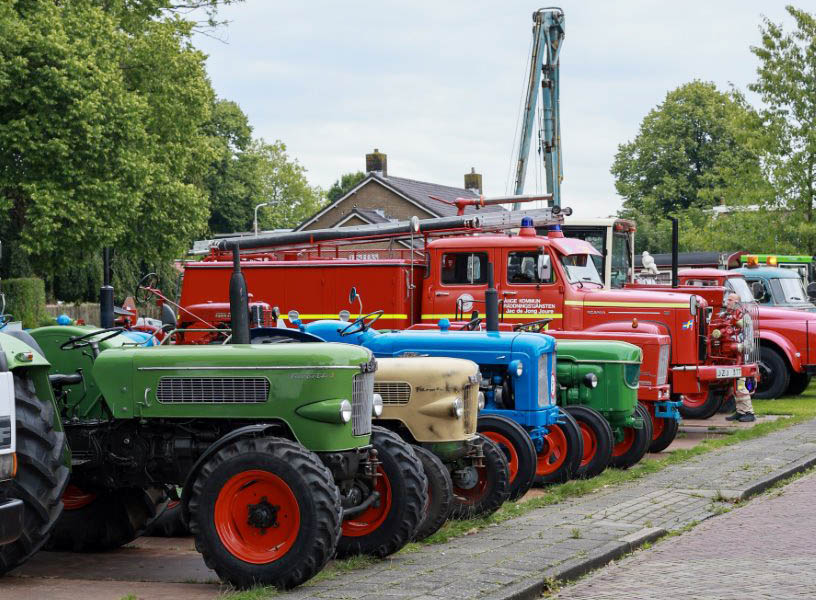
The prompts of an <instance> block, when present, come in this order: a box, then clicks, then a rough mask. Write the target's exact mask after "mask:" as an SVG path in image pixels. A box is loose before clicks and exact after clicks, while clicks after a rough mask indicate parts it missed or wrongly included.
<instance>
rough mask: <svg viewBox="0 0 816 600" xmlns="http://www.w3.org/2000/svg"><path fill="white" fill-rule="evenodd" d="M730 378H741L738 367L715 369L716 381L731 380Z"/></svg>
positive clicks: (740, 370)
mask: <svg viewBox="0 0 816 600" xmlns="http://www.w3.org/2000/svg"><path fill="white" fill-rule="evenodd" d="M732 377H742V369H741V368H740V367H717V379H731V378H732Z"/></svg>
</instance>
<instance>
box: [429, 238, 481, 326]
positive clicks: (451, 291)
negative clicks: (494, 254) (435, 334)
mask: <svg viewBox="0 0 816 600" xmlns="http://www.w3.org/2000/svg"><path fill="white" fill-rule="evenodd" d="M490 254H491V253H490V252H488V251H483V250H449V251H445V252H441V253H440V254H437V257H438V258H437V260H438V261H439V262H438V265H437V269H438V271H436V272H437V273H438V279H436V285H434V286H433V289H432V290H431V298H430V300H431V303H432V306H433V311H432V312H430V313H426V312H425V311H423V315H422V319H423V320H426V321H427V320H431V321H436V320H438V319H442V318H447V319H453V318H455V317H456V315H457V312H458V315H459V316H460V318H461V316H462V315H464V318H466V319H467V318H469V317H470V314H471V313H472V311H474V310H478V311H479V314H480V315H481V316H484V312H485V307H484V302H483V301H484V294H485V290H486V289H487V263H488V260H490V258H491V256H490ZM457 307H458V311H457Z"/></svg>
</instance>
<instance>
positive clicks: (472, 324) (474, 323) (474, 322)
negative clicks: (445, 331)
mask: <svg viewBox="0 0 816 600" xmlns="http://www.w3.org/2000/svg"><path fill="white" fill-rule="evenodd" d="M482 321H483V319H482V317H475V318H473V319H471V320H470V321H468V322H467V323H465V324H464V325H462V327H460V330H461V331H476V330H477V329H479V325H480V324H481V322H482Z"/></svg>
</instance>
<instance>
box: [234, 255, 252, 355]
mask: <svg viewBox="0 0 816 600" xmlns="http://www.w3.org/2000/svg"><path fill="white" fill-rule="evenodd" d="M229 299H230V322H231V324H232V343H233V344H249V294H248V293H247V285H246V279H245V278H244V274H243V272H241V250H240V248H239V246H238V244H233V245H232V275H231V276H230V286H229Z"/></svg>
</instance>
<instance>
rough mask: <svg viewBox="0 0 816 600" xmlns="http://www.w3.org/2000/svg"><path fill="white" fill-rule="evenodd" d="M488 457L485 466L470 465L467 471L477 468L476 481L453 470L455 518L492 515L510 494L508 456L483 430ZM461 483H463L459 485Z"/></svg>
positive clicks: (485, 458)
mask: <svg viewBox="0 0 816 600" xmlns="http://www.w3.org/2000/svg"><path fill="white" fill-rule="evenodd" d="M478 435H479V439H480V441H481V444H482V455H483V456H484V458H483V459H482V461H483V466H482V467H472V466H468V467H466V469H465V470H466V471H468V472H469V471H470V470H471V469H473V470H475V472H476V476H477V478H478V479H477V480H476V482H475V485H472V486H470V487H465V481H466V480H467V484H468V485H469V484H470V483H471V482H470V481H469V477H464V476H462V477H460V474H459V473H457V472H456V471H455V472H454V473H453V493H454V498H453V510H452V511H451V518H454V519H472V518H473V517H483V516H486V515H491V514H493V513H494V512H496V511H497V510H499V508H500V507H501V505H502V504H504V501H505V500H507V498H509V497H510V472H509V468H508V466H507V458H506V457H505V456H504V452H502V450H501V448H500V447H499V445H498V444H496V443H495V442H494V441H493V440H491V439H490V438H488V437H487V436H485V435H484V434H482V433H480V434H478ZM457 484H459V485H457Z"/></svg>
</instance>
